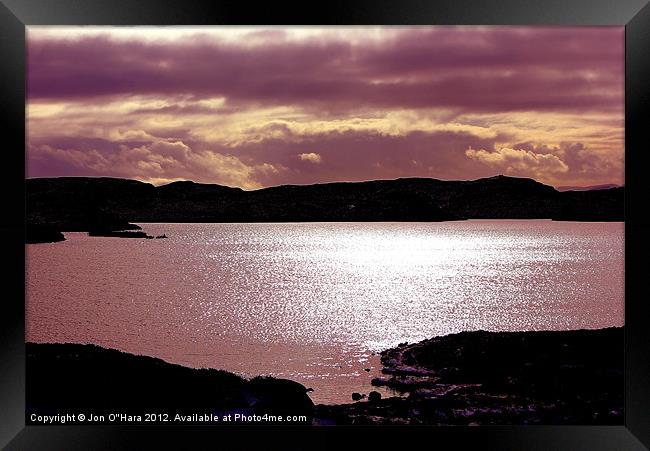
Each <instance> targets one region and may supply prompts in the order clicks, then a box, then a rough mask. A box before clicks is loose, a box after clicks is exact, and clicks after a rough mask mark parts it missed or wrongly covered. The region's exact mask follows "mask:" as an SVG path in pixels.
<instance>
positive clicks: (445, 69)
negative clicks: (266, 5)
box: [27, 27, 624, 189]
mask: <svg viewBox="0 0 650 451" xmlns="http://www.w3.org/2000/svg"><path fill="white" fill-rule="evenodd" d="M623 56H624V28H622V27H594V28H586V27H574V28H539V27H524V28H522V27H321V28H314V27H311V28H306V27H303V28H300V27H270V28H269V27H265V28H250V27H246V28H245V27H209V28H196V27H193V28H182V27H155V28H154V27H136V28H126V27H124V28H117V27H75V28H69V27H29V29H28V68H27V122H28V123H27V127H28V128H27V129H28V176H29V177H51V176H111V177H124V178H133V179H138V180H142V181H146V182H151V183H155V184H163V183H168V182H170V181H173V180H180V179H189V180H194V181H197V182H203V183H218V184H223V185H229V186H239V187H242V188H244V189H256V188H261V187H267V186H274V185H280V184H288V183H291V184H307V183H321V182H331V181H357V180H370V179H390V178H397V177H433V178H439V179H474V178H480V177H487V176H492V175H496V174H506V175H512V176H521V177H531V178H534V179H536V180H538V181H541V182H543V183H547V184H550V185H554V186H567V185H568V186H587V185H597V184H624V178H623V168H624V114H623V112H624V110H623V108H624V102H623V100H624V97H623V76H624V59H623Z"/></svg>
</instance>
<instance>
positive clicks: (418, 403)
mask: <svg viewBox="0 0 650 451" xmlns="http://www.w3.org/2000/svg"><path fill="white" fill-rule="evenodd" d="M623 358H624V357H623V328H607V329H599V330H576V331H553V332H551V331H542V332H484V331H477V332H462V333H459V334H453V335H448V336H444V337H436V338H432V339H429V340H424V341H422V342H419V343H415V344H407V343H402V344H401V345H399V346H398V347H396V348H393V349H389V350H386V351H384V352H382V353H381V361H382V364H383V366H384V368H383V370H382V373H383V374H384V376H382V377H379V378H376V379H373V381H372V383H373V385H375V386H386V387H389V388H392V389H393V390H395V391H396V392H398V393H400V394H401V396H400V397H391V398H387V399H377V394H375V395H374V396H373V397H371V396H368V397H366V398H364V399H368V401H365V400H360V401H358V402H354V403H350V404H344V405H336V406H324V405H319V406H316V413H315V416H316V421H319V419H323V420H324V421H325V422H326V423H329V424H331V423H335V424H441V425H443V424H444V425H486V424H601V425H602V424H623V401H624V399H623V395H624V393H623V388H624V379H623ZM355 397H356V398H358V396H355ZM373 398H374V400H373Z"/></svg>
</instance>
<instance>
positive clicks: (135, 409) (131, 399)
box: [26, 343, 314, 424]
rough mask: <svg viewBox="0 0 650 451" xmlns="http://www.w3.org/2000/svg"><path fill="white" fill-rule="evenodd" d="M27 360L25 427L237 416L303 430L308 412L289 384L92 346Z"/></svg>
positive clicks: (50, 348)
mask: <svg viewBox="0 0 650 451" xmlns="http://www.w3.org/2000/svg"><path fill="white" fill-rule="evenodd" d="M26 357H27V358H26V360H27V363H26V387H27V398H26V411H27V414H28V415H27V418H28V419H29V414H30V413H38V414H48V413H49V414H56V413H64V412H76V413H79V412H92V413H94V414H109V413H115V412H118V413H129V414H133V415H143V414H145V413H148V412H168V413H169V415H170V416H173V415H174V414H175V413H180V414H183V415H190V414H193V413H200V414H213V415H225V414H228V413H231V414H236V413H239V414H242V415H247V416H248V415H264V414H269V415H305V416H306V417H307V422H308V423H310V422H311V418H312V413H313V408H314V404H313V403H312V401H311V399H310V398H309V396H308V395H307V389H306V388H305V387H304V386H302V385H300V384H298V383H296V382H293V381H289V380H285V379H275V378H267V377H257V378H254V379H251V380H247V379H244V378H242V377H239V376H237V375H235V374H232V373H229V372H227V371H221V370H214V369H192V368H187V367H184V366H180V365H173V364H170V363H167V362H165V361H163V360H160V359H156V358H152V357H145V356H135V355H132V354H127V353H124V352H120V351H116V350H113V349H105V348H101V347H99V346H95V345H89V344H88V345H82V344H36V343H27V344H26ZM170 406H172V407H173V408H170ZM297 423H299V424H304V423H305V421H297ZM201 424H205V423H201Z"/></svg>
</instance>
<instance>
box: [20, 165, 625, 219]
mask: <svg viewBox="0 0 650 451" xmlns="http://www.w3.org/2000/svg"><path fill="white" fill-rule="evenodd" d="M26 195H27V199H26V201H27V205H26V207H27V208H26V210H27V223H28V224H46V225H50V226H54V227H57V228H58V229H59V230H61V231H91V230H93V229H96V228H101V229H102V230H107V229H110V230H128V229H138V228H139V227H138V226H135V225H133V224H130V223H132V222H312V221H313V222H353V221H359V222H364V221H397V222H400V221H403V222H410V221H448V220H462V219H554V220H567V221H622V220H623V196H624V188H623V187H617V188H610V189H600V190H590V191H563V192H561V191H558V190H556V189H555V188H553V187H551V186H548V185H544V184H542V183H539V182H537V181H535V180H533V179H528V178H515V177H506V176H496V177H490V178H483V179H478V180H469V181H444V180H436V179H430V178H402V179H396V180H375V181H367V182H336V183H324V184H315V185H282V186H275V187H271V188H263V189H259V190H254V191H244V190H242V189H240V188H231V187H226V186H221V185H212V184H201V183H195V182H191V181H180V182H173V183H170V184H167V185H162V186H154V185H152V184H149V183H143V182H140V181H136V180H128V179H119V178H90V177H60V178H35V179H28V180H26Z"/></svg>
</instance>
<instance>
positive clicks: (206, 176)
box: [28, 141, 284, 189]
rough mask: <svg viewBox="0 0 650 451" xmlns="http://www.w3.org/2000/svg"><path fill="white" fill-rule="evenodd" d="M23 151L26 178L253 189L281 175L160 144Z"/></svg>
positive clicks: (217, 155)
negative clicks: (62, 174) (54, 173)
mask: <svg viewBox="0 0 650 451" xmlns="http://www.w3.org/2000/svg"><path fill="white" fill-rule="evenodd" d="M28 152H29V160H30V163H29V166H28V175H29V176H30V177H38V176H43V175H47V171H49V170H51V168H52V167H54V168H64V170H65V171H66V173H69V174H75V175H82V174H83V175H96V176H99V175H101V176H112V177H126V178H135V179H139V180H142V181H146V182H151V183H164V182H170V181H174V180H188V179H189V180H194V181H197V182H203V183H217V184H221V185H228V186H238V187H242V188H244V189H255V188H260V187H261V185H260V184H259V183H258V182H257V181H256V180H255V179H256V176H257V175H262V176H264V175H269V174H277V173H279V172H281V171H282V170H284V168H283V167H282V166H280V165H273V164H269V163H261V164H250V165H249V164H246V163H244V162H243V161H241V160H240V159H239V158H237V157H235V156H232V155H225V154H222V153H219V152H213V151H192V150H191V149H190V148H189V147H188V146H186V145H185V144H184V143H182V142H165V141H159V142H153V143H148V144H145V145H142V146H138V147H129V146H126V145H124V144H120V145H118V147H117V148H116V149H115V148H113V149H110V150H104V151H100V150H98V149H86V150H80V149H75V148H65V149H64V148H54V147H51V146H48V145H40V146H30V148H29V151H28Z"/></svg>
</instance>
